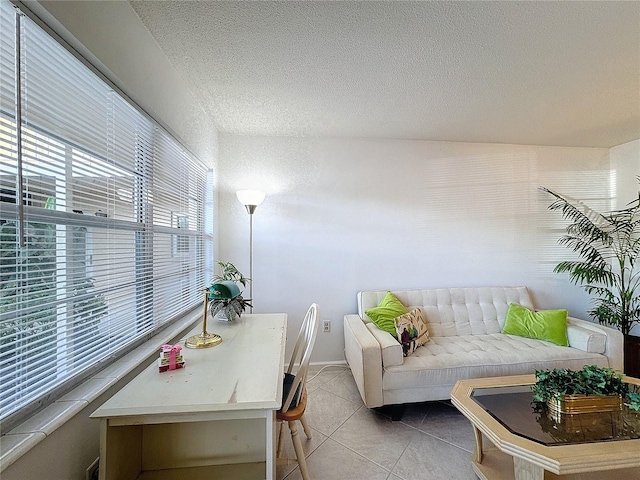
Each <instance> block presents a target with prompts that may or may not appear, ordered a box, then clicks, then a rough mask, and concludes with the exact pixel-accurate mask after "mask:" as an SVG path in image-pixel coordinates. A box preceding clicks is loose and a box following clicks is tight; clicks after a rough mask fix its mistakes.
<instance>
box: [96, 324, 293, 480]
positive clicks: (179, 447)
mask: <svg viewBox="0 0 640 480" xmlns="http://www.w3.org/2000/svg"><path fill="white" fill-rule="evenodd" d="M286 327H287V316H286V314H283V313H278V314H263V315H249V314H246V315H243V316H242V318H241V319H240V320H238V321H237V322H232V323H227V322H218V321H208V322H207V330H208V331H209V332H211V333H217V334H219V335H221V336H222V343H221V344H219V345H217V346H215V347H210V348H205V349H188V348H183V350H182V352H183V356H184V361H185V368H183V369H179V370H173V371H168V372H164V373H158V367H157V365H156V364H153V365H151V366H150V367H149V368H147V369H145V370H144V371H143V372H142V373H140V375H138V376H137V377H136V378H134V379H133V380H132V381H131V382H129V383H128V384H127V385H126V386H125V387H124V388H123V389H122V390H120V391H119V392H118V393H116V394H115V395H114V396H113V397H111V398H110V399H109V400H108V401H107V402H105V404H104V405H102V406H101V407H100V408H99V409H98V410H96V411H95V412H94V413H93V414H92V415H91V417H93V418H99V419H100V420H101V428H100V479H101V480H135V479H139V480H151V479H153V480H160V479H161V480H165V479H183V478H189V479H190V480H198V479H200V478H202V479H205V478H206V479H216V478H224V479H225V480H226V479H233V478H238V479H243V480H244V479H250V478H267V479H271V480H273V479H275V412H276V410H278V409H279V408H280V403H281V400H282V372H283V366H284V348H285V338H286ZM201 331H202V324H199V325H198V327H196V328H195V329H194V330H193V331H192V332H190V333H189V335H192V334H196V333H198V332H201ZM189 335H187V336H189ZM158 347H160V345H158ZM158 352H159V350H158ZM265 471H266V475H265Z"/></svg>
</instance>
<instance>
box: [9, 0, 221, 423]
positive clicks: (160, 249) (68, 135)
mask: <svg viewBox="0 0 640 480" xmlns="http://www.w3.org/2000/svg"><path fill="white" fill-rule="evenodd" d="M16 31H18V32H19V35H18V36H16ZM17 99H19V100H17ZM0 189H1V191H0V378H2V391H1V392H0V417H1V418H2V419H5V418H7V417H9V416H12V415H15V413H16V412H17V411H19V410H21V409H22V411H24V410H25V409H27V410H28V408H29V406H30V405H33V404H34V402H37V401H38V399H40V398H41V397H42V396H44V395H46V394H48V393H49V392H51V391H52V390H54V389H56V388H58V387H60V386H61V385H63V384H65V382H68V381H74V380H76V381H77V380H78V379H79V378H81V377H82V376H86V375H87V374H88V373H89V372H90V371H92V369H94V368H96V366H97V365H98V364H100V363H104V362H106V361H109V359H111V358H114V356H115V355H116V354H117V353H118V352H121V351H122V350H123V349H125V348H127V347H128V346H129V347H130V346H131V345H132V344H134V343H136V342H138V341H140V340H141V339H144V338H146V337H148V336H149V335H150V334H151V333H152V332H153V331H154V330H156V329H158V328H159V327H161V326H162V325H164V324H166V323H167V322H169V321H171V320H172V319H174V318H176V317H177V316H179V315H181V314H183V313H185V312H186V311H187V310H189V309H191V308H192V307H193V306H195V305H199V303H200V302H201V293H200V289H201V288H202V287H203V286H204V283H205V280H206V278H205V275H206V273H207V272H205V270H204V269H205V251H207V250H210V249H205V241H207V239H206V238H205V235H204V233H203V232H204V201H203V199H204V195H205V190H206V189H207V170H206V168H205V167H204V165H203V164H202V163H200V162H199V161H197V159H195V158H194V157H193V156H192V155H191V154H190V153H189V152H187V151H186V150H185V149H184V148H183V147H182V146H181V145H180V144H179V143H178V142H177V141H176V140H175V139H174V138H173V137H171V136H170V135H169V134H168V133H167V132H166V131H164V130H163V129H162V128H160V127H159V126H158V125H157V124H155V123H154V122H152V121H151V120H150V119H149V118H148V117H146V116H145V115H143V114H142V113H141V112H140V111H139V110H137V109H136V108H135V107H134V106H132V105H131V104H130V103H128V102H127V101H126V100H125V99H124V98H123V97H122V96H120V95H119V94H118V92H116V91H115V90H114V89H113V88H111V87H110V86H109V85H108V84H107V83H106V82H104V81H103V80H101V79H100V78H99V77H98V76H97V75H96V74H94V73H93V72H92V71H91V70H90V69H89V68H88V67H86V66H85V65H84V64H82V62H80V61H79V60H78V59H76V58H75V57H74V56H73V55H72V54H71V53H69V52H68V51H67V50H66V49H65V48H64V47H62V46H61V45H60V44H58V43H57V42H56V41H54V40H53V39H52V38H51V37H50V36H49V35H48V34H47V33H46V32H45V31H43V30H42V29H41V28H40V27H38V26H37V25H36V24H35V23H34V22H32V21H31V20H30V19H29V18H27V17H25V16H23V15H22V14H20V13H19V12H18V11H17V10H16V9H15V8H14V7H13V6H12V5H11V4H10V3H9V2H7V1H5V0H0Z"/></svg>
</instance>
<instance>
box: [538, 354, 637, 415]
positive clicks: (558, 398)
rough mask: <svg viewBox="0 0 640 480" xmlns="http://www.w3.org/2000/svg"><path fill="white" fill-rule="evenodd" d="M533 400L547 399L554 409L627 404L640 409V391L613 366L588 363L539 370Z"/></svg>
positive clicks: (614, 407) (593, 408)
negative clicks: (577, 368) (573, 367)
mask: <svg viewBox="0 0 640 480" xmlns="http://www.w3.org/2000/svg"><path fill="white" fill-rule="evenodd" d="M531 391H532V392H533V400H534V401H535V402H539V403H546V405H547V408H548V409H549V411H550V413H553V414H556V415H559V414H562V413H570V414H577V413H592V412H598V411H614V410H620V409H621V408H622V405H623V401H625V403H624V404H625V405H627V406H628V407H629V408H631V409H632V410H635V411H639V410H640V395H638V393H637V391H635V390H634V389H631V388H630V385H629V384H628V383H626V382H624V380H623V375H622V374H621V373H620V372H616V371H615V370H613V369H611V368H606V367H597V366H595V365H587V366H585V367H583V368H582V370H577V371H576V370H571V369H568V368H567V369H565V368H555V369H553V370H536V383H535V384H534V385H533V386H532V387H531Z"/></svg>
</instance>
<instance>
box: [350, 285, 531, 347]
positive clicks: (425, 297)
mask: <svg viewBox="0 0 640 480" xmlns="http://www.w3.org/2000/svg"><path fill="white" fill-rule="evenodd" d="M391 292H392V293H393V294H394V295H395V296H396V297H397V298H398V299H399V300H400V301H401V302H402V303H403V304H404V305H405V306H406V307H407V308H408V309H409V310H412V309H414V308H417V307H419V308H420V309H421V310H422V316H423V318H424V320H425V322H426V323H427V326H428V328H429V334H430V335H431V336H436V337H448V336H453V335H485V334H490V333H500V332H501V331H502V327H503V326H504V321H505V318H506V316H507V310H508V309H509V304H510V303H517V304H519V305H522V306H524V307H527V308H530V309H533V308H534V306H533V302H532V301H531V297H530V296H529V292H528V291H527V288H526V287H471V288H434V289H424V290H392V291H391ZM386 293H387V290H368V291H363V292H359V293H358V314H359V315H360V318H362V319H363V320H365V321H370V319H369V318H368V317H367V316H366V315H365V313H364V312H365V311H366V310H368V309H370V308H373V307H375V306H377V305H378V303H380V301H381V300H382V299H383V298H384V296H385V295H386Z"/></svg>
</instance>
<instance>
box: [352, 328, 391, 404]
mask: <svg viewBox="0 0 640 480" xmlns="http://www.w3.org/2000/svg"><path fill="white" fill-rule="evenodd" d="M344 355H345V358H346V359H347V363H348V364H349V367H350V368H351V372H352V374H353V378H354V380H355V381H356V385H357V386H358V390H359V391H360V396H361V397H362V400H363V401H364V403H365V405H366V406H367V407H368V408H373V407H380V406H382V404H383V403H382V402H383V401H382V350H381V348H380V343H378V341H377V340H376V339H375V337H374V336H373V334H372V333H371V332H370V331H369V329H368V328H367V327H366V325H365V324H364V322H363V321H362V319H361V318H360V316H358V315H345V316H344Z"/></svg>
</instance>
